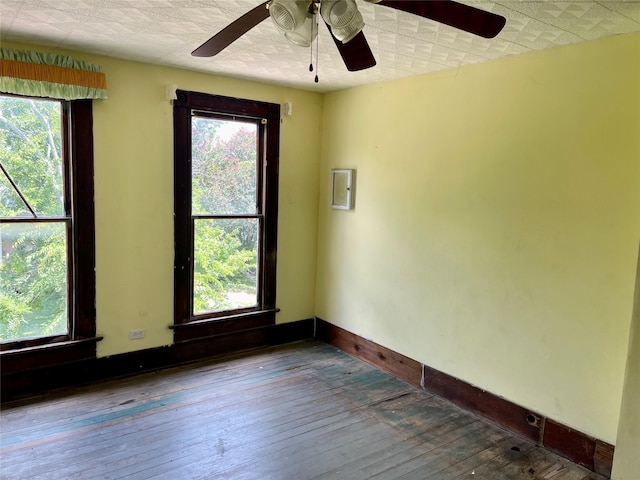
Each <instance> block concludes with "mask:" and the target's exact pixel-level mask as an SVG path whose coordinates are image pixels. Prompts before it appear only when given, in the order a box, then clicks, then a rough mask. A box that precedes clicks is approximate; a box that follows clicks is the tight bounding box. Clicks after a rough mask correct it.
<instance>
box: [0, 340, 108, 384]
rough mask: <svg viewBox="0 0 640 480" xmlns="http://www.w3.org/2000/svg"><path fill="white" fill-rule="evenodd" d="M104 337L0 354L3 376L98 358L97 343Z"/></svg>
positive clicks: (48, 344) (67, 341)
mask: <svg viewBox="0 0 640 480" xmlns="http://www.w3.org/2000/svg"><path fill="white" fill-rule="evenodd" d="M102 338H103V337H90V338H82V339H79V340H65V341H61V342H53V343H45V344H42V345H33V346H28V347H23V348H15V349H11V350H3V351H1V352H0V362H1V363H2V375H3V376H4V375H10V374H13V373H20V372H24V371H26V370H34V369H37V368H42V367H49V366H52V365H60V364H64V363H70V362H76V361H80V360H86V359H94V358H96V343H97V342H99V341H100V340H102Z"/></svg>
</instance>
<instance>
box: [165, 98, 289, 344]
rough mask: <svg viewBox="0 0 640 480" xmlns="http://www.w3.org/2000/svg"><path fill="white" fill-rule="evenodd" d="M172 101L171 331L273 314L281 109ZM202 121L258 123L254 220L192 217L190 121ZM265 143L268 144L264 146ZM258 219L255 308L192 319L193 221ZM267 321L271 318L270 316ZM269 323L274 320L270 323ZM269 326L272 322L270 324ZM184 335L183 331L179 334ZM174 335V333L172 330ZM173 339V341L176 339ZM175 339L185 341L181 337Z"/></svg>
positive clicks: (247, 102)
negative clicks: (186, 326) (257, 264)
mask: <svg viewBox="0 0 640 480" xmlns="http://www.w3.org/2000/svg"><path fill="white" fill-rule="evenodd" d="M177 97H178V98H177V100H175V101H174V103H173V105H174V156H175V159H174V195H175V269H174V271H175V279H174V283H175V299H174V315H175V318H174V325H176V327H177V326H180V325H188V324H189V323H193V324H194V325H195V324H199V325H202V322H203V321H208V320H211V321H216V320H217V319H219V320H221V321H222V320H223V319H224V320H229V319H230V318H235V317H237V318H244V317H242V316H243V315H245V316H246V315H254V314H260V312H275V311H276V309H275V249H276V236H277V193H278V186H277V176H278V152H279V145H278V143H279V121H280V107H279V105H275V104H268V103H264V102H257V101H252V100H243V99H237V98H229V97H222V96H217V95H209V94H203V93H197V92H186V91H181V90H178V91H177ZM193 116H206V117H209V118H219V119H223V120H230V119H231V120H233V119H236V120H240V121H255V122H256V123H258V145H257V147H258V148H257V150H258V165H257V171H256V183H257V186H258V188H259V189H261V190H260V191H259V193H257V199H256V200H257V202H256V203H257V204H258V209H257V212H256V214H237V215H228V214H224V215H200V214H195V215H194V214H193V212H192V211H191V200H192V192H191V188H192V174H191V153H192V150H191V141H192V138H191V132H192V130H191V128H192V126H191V119H192V117H193ZM267 138H269V141H268V142H267ZM209 218H210V219H217V218H258V219H259V221H260V230H261V235H260V236H261V238H262V243H261V244H260V245H259V248H258V252H259V253H258V255H259V265H260V267H259V268H260V274H259V280H258V281H259V290H258V297H259V298H258V305H257V307H254V308H248V309H237V310H225V311H221V312H208V313H205V314H201V315H200V314H199V315H193V265H194V262H193V248H194V247H193V244H194V234H193V228H194V227H193V225H194V222H195V221H196V220H198V219H209ZM270 315H273V313H271V314H270ZM271 318H274V317H271ZM272 321H273V320H272ZM180 331H181V332H184V330H182V329H181V330H180ZM176 332H178V330H176ZM176 338H177V337H176ZM180 338H181V339H182V338H185V337H184V336H183V335H182V334H181V336H180Z"/></svg>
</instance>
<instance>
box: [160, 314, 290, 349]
mask: <svg viewBox="0 0 640 480" xmlns="http://www.w3.org/2000/svg"><path fill="white" fill-rule="evenodd" d="M279 311H280V309H279V308H272V309H269V310H259V311H254V312H245V313H238V314H234V315H228V316H224V317H214V318H207V319H201V320H194V321H191V322H187V323H179V324H174V325H170V326H169V328H170V329H172V330H173V337H174V341H175V342H182V341H188V340H194V339H199V338H205V337H213V336H216V335H224V334H228V333H234V332H239V331H242V330H250V329H253V328H260V327H266V326H269V325H275V323H276V313H277V312H279Z"/></svg>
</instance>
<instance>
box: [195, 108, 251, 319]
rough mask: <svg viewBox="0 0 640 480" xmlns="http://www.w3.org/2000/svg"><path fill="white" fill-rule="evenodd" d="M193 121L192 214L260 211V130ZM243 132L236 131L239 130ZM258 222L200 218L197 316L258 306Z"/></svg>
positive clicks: (199, 120)
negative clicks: (258, 203) (203, 313)
mask: <svg viewBox="0 0 640 480" xmlns="http://www.w3.org/2000/svg"><path fill="white" fill-rule="evenodd" d="M230 123H231V122H222V121H220V120H213V119H209V118H201V117H195V118H193V127H192V145H193V148H192V178H193V181H192V192H193V193H192V210H193V213H194V214H205V215H237V214H253V213H255V212H256V142H257V140H256V127H255V125H253V124H239V123H238V122H233V125H235V126H236V128H235V129H232V130H231V132H232V133H231V134H230V135H228V136H225V134H224V133H223V132H221V131H223V130H229V127H230V125H229V124H230ZM240 126H241V128H238V127H240ZM257 238H258V228H257V223H256V220H255V219H246V218H236V219H218V220H196V221H195V231H194V272H193V275H194V279H193V285H194V287H193V302H194V312H195V313H202V312H209V311H220V310H227V309H233V308H239V307H246V306H251V305H255V304H256V284H257V278H256V275H257Z"/></svg>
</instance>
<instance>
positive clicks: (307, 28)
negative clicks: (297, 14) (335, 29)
mask: <svg viewBox="0 0 640 480" xmlns="http://www.w3.org/2000/svg"><path fill="white" fill-rule="evenodd" d="M284 36H285V37H286V39H287V40H289V41H290V42H291V43H293V44H294V45H298V46H300V47H309V46H310V45H311V42H313V40H314V39H315V38H316V36H318V29H317V28H314V22H313V15H310V14H307V17H306V19H305V21H304V22H303V23H302V25H301V26H300V27H299V28H297V29H296V30H294V31H293V32H285V34H284Z"/></svg>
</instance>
